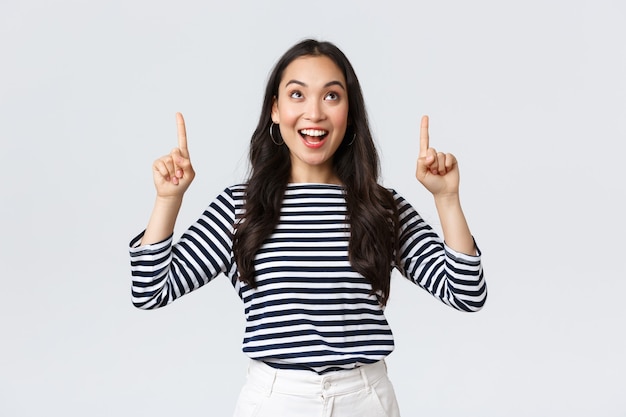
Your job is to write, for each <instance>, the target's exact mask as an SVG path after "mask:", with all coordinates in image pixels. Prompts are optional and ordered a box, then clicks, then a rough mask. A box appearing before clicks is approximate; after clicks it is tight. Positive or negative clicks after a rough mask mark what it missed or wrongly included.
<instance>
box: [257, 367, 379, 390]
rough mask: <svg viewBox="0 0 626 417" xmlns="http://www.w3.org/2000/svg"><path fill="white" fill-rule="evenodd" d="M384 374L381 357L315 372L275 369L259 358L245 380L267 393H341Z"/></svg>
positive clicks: (372, 381) (366, 387)
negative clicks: (345, 367) (319, 373)
mask: <svg viewBox="0 0 626 417" xmlns="http://www.w3.org/2000/svg"><path fill="white" fill-rule="evenodd" d="M386 376H387V365H386V364H385V361H384V360H380V361H378V362H375V363H372V364H367V365H361V366H359V367H358V368H354V369H345V370H339V371H333V372H329V373H328V374H324V375H318V374H316V373H315V372H312V371H307V370H292V369H276V368H272V367H271V366H269V365H267V364H265V363H263V362H262V361H259V360H256V359H251V360H250V364H249V365H248V382H249V383H251V384H253V385H255V386H256V387H257V389H260V390H262V391H263V392H265V393H266V394H267V395H269V394H270V393H272V392H279V393H281V394H287V395H323V396H333V395H344V394H348V393H351V392H356V391H360V390H362V389H366V390H369V389H370V386H371V384H374V383H375V382H376V381H378V380H379V379H381V378H383V377H386Z"/></svg>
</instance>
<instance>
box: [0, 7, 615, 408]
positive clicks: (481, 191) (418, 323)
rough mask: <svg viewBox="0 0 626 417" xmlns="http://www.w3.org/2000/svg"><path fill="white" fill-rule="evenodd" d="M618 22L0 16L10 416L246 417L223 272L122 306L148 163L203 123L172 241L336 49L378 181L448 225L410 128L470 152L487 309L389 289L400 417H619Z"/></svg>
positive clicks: (45, 10) (331, 12)
mask: <svg viewBox="0 0 626 417" xmlns="http://www.w3.org/2000/svg"><path fill="white" fill-rule="evenodd" d="M624 22H626V3H624V2H623V1H621V0H613V1H610V0H593V1H591V0H589V1H583V0H574V1H565V0H563V1H555V0H542V1H539V0H526V1H517V2H514V1H509V2H505V1H496V0H477V1H472V2H468V1H462V0H448V1H429V2H425V1H417V2H409V1H406V2H398V1H385V2H382V1H363V0H360V1H337V0H334V1H324V0H319V1H316V2H296V1H267V2H261V1H252V0H250V1H240V2H236V1H234V2H225V1H223V2H217V1H200V0H178V1H175V2H174V1H171V2H168V1H163V0H157V1H154V0H152V1H148V0H109V1H78V0H75V1H70V0H57V1H48V0H26V1H17V0H1V3H0V138H1V141H2V142H1V145H2V146H1V148H0V167H2V180H1V181H0V195H1V196H2V203H1V205H0V230H1V233H2V235H1V236H2V238H1V239H0V245H1V246H0V257H1V261H0V266H1V268H2V272H1V275H0V276H1V287H0V297H1V300H2V301H1V302H0V338H1V340H0V415H2V416H7V417H13V416H39V415H50V416H81V417H84V416H90V417H98V416H155V417H156V416H172V415H176V416H183V415H184V416H229V415H230V414H231V412H232V409H233V406H234V403H235V400H236V396H237V395H238V392H239V389H240V387H241V384H242V383H243V380H244V377H245V368H246V364H247V360H246V357H245V356H244V355H243V353H241V350H240V344H241V338H242V334H243V313H242V308H241V302H240V300H239V299H238V298H237V296H236V294H235V292H234V291H233V290H232V288H231V287H230V285H229V283H228V282H227V279H225V278H224V277H223V276H222V277H219V278H218V279H216V280H215V281H214V282H212V283H211V284H210V285H208V286H206V287H204V288H203V289H202V290H201V291H197V292H195V293H193V294H191V295H188V296H186V297H184V298H183V299H181V300H179V301H178V302H176V303H174V304H173V305H171V306H169V307H167V308H165V309H162V310H159V311H147V312H146V311H140V310H136V309H134V308H133V307H132V305H131V302H130V272H129V259H128V242H129V241H130V239H131V238H132V237H133V236H135V235H136V234H137V233H138V232H140V231H141V230H142V228H143V227H144V226H145V223H146V221H147V219H148V215H149V213H150V210H151V208H152V202H153V199H154V189H153V185H152V178H151V163H152V161H153V160H154V159H155V158H156V157H158V156H160V155H162V154H165V153H167V152H169V150H170V149H171V148H172V147H174V146H176V126H175V119H174V113H175V112H176V111H181V112H183V114H184V115H185V117H186V120H187V131H188V136H189V147H190V151H191V156H192V160H193V162H194V166H195V168H196V171H197V177H196V181H195V182H194V184H193V185H192V186H191V188H190V190H189V191H188V194H187V196H186V199H185V204H184V207H183V210H182V212H181V214H180V217H179V223H178V227H177V235H178V234H180V233H181V232H182V231H183V230H184V228H186V227H187V226H188V225H189V224H190V223H191V222H193V221H194V220H195V219H196V217H197V216H198V215H199V214H200V213H201V212H202V210H203V209H204V207H205V206H206V205H207V204H208V203H209V202H210V201H211V200H212V199H213V197H214V196H215V195H216V194H217V193H219V192H220V191H221V190H222V189H223V188H224V187H226V186H228V185H230V184H233V183H235V182H239V181H241V180H242V179H243V178H244V176H245V173H246V169H247V144H248V140H249V138H250V136H251V133H252V131H253V129H254V127H255V126H256V122H257V120H258V117H259V110H260V106H261V99H262V94H263V90H264V87H265V82H266V80H267V76H268V74H269V71H270V70H271V67H272V65H273V64H274V62H275V61H276V60H277V59H278V57H279V56H280V55H281V54H282V53H283V52H284V51H285V50H286V49H287V48H289V47H290V46H291V45H293V44H294V43H296V42H298V41H300V40H301V39H303V38H305V37H314V38H317V39H322V40H330V41H332V42H334V43H335V44H337V45H338V46H339V47H340V48H341V49H343V51H344V52H345V53H346V54H347V56H348V57H349V58H350V59H351V61H352V63H353V65H354V66H355V68H356V70H357V74H358V75H359V78H360V80H361V82H362V86H363V90H364V94H365V98H366V103H367V105H368V110H369V113H370V117H371V124H372V130H373V132H374V134H375V137H376V140H377V143H378V145H379V149H380V151H381V158H382V162H383V179H382V180H383V182H384V183H385V184H386V185H388V186H391V187H394V188H396V189H397V190H398V191H400V192H401V193H402V194H404V195H405V196H406V197H407V198H408V199H409V200H410V201H411V202H412V203H413V204H414V205H415V206H416V207H417V209H418V210H419V211H420V213H421V214H422V215H423V216H424V217H425V218H426V219H427V220H428V221H430V222H431V223H432V224H433V226H434V227H436V228H437V227H438V225H437V218H436V212H435V210H434V206H433V203H432V199H431V197H430V196H429V195H428V194H427V193H426V192H425V191H424V190H423V189H422V188H421V186H420V185H419V183H417V181H416V180H415V179H414V167H415V158H416V156H417V151H418V125H419V119H420V116H421V115H422V114H425V113H426V114H429V115H430V116H431V145H432V146H434V147H435V148H438V149H441V150H445V151H450V152H454V153H455V154H456V155H457V157H458V158H459V161H460V167H461V173H462V201H463V205H464V209H465V211H466V215H467V216H468V218H469V221H470V226H471V228H472V231H473V233H474V235H475V237H476V239H477V241H478V244H479V246H480V247H481V249H482V251H483V253H484V258H483V260H484V265H485V271H486V277H487V280H488V288H489V299H488V302H487V305H486V307H485V308H484V309H483V310H482V311H481V312H479V313H477V314H464V313H460V312H457V311H454V310H452V309H450V308H448V307H446V306H444V305H443V304H441V303H439V302H437V301H436V300H435V299H433V298H432V297H430V296H429V295H428V294H427V293H425V292H424V291H422V290H420V289H419V288H417V287H415V286H413V285H411V284H409V283H408V282H406V281H404V280H403V278H401V277H400V276H397V275H394V276H393V279H392V292H391V299H390V305H389V307H388V310H387V315H388V319H389V321H390V323H391V325H392V328H393V330H394V334H395V337H396V343H397V348H396V351H395V352H394V353H393V354H392V355H391V356H390V357H389V359H388V364H389V368H390V375H391V378H392V381H393V382H394V384H395V387H396V391H397V395H398V398H399V401H400V405H401V409H402V412H403V415H404V416H431V417H437V416H466V417H467V416H507V417H508V416H547V415H552V416H568V417H573V416H592V415H593V416H626V395H624V393H625V392H626V341H625V337H624V329H625V328H626V312H625V311H624V305H625V304H624V294H625V293H626V272H625V269H626V266H625V265H624V263H623V258H624V253H625V249H626V248H625V244H624V235H625V232H626V227H625V226H626V225H625V221H624V213H626V205H625V203H624V197H625V193H624V184H623V183H624V179H625V175H624V169H623V166H624V161H623V150H624V141H625V139H626V47H625V41H626V24H625V23H624Z"/></svg>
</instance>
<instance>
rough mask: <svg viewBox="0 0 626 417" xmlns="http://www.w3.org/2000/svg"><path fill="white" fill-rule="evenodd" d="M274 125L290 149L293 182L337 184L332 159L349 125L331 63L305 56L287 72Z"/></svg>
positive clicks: (342, 87)
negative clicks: (278, 128) (277, 127)
mask: <svg viewBox="0 0 626 417" xmlns="http://www.w3.org/2000/svg"><path fill="white" fill-rule="evenodd" d="M272 121H273V122H274V123H275V124H277V125H279V127H280V134H281V136H282V137H283V139H284V141H285V145H286V146H287V147H288V148H289V153H290V156H291V178H290V181H291V182H315V183H338V182H339V180H338V178H337V177H336V174H335V172H334V170H333V163H332V158H333V155H334V154H335V151H336V150H337V148H338V147H339V145H341V141H342V140H343V137H344V135H345V133H346V128H347V125H348V91H347V86H346V80H345V77H344V76H343V73H342V72H341V70H340V69H339V67H337V65H336V64H335V63H334V62H333V61H332V60H331V59H330V58H328V57H326V56H304V57H300V58H297V59H295V60H294V61H292V62H291V64H289V65H288V66H287V68H285V71H284V72H283V78H282V79H281V81H280V84H279V86H278V96H277V97H276V98H275V99H274V105H273V106H272ZM276 140H278V138H277V139H276Z"/></svg>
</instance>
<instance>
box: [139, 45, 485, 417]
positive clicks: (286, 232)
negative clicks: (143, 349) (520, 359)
mask: <svg viewBox="0 0 626 417" xmlns="http://www.w3.org/2000/svg"><path fill="white" fill-rule="evenodd" d="M177 123H178V147H177V148H176V149H174V150H173V151H172V152H171V153H170V154H169V155H166V156H164V157H162V158H159V159H158V160H156V161H155V162H154V165H153V173H154V183H155V186H156V194H157V197H156V202H155V205H154V209H153V212H152V215H151V217H150V220H149V222H148V226H147V228H146V229H145V231H144V232H142V233H141V234H140V235H139V236H137V237H136V238H134V239H133V240H132V242H131V244H130V255H131V269H132V275H133V283H132V299H133V303H134V304H135V306H137V307H138V308H143V309H153V308H159V307H163V306H165V305H167V304H169V303H171V302H172V301H174V300H176V299H177V298H179V297H180V296H182V295H184V294H187V293H189V292H191V291H193V290H195V289H197V288H200V287H201V286H203V285H204V284H206V283H207V282H209V281H211V280H212V279H213V278H215V277H216V276H217V275H219V274H220V273H223V274H225V275H226V276H228V277H229V278H230V280H231V282H232V285H233V287H234V289H235V291H237V293H238V294H239V296H240V297H241V299H242V301H243V304H244V312H245V317H246V329H245V336H244V340H243V351H244V353H246V354H247V355H248V356H249V357H250V358H251V360H250V366H249V372H248V379H247V383H246V384H245V386H244V387H243V389H242V392H241V394H240V398H239V401H238V404H237V408H236V411H235V416H237V417H245V416H257V417H262V416H305V417H306V416H336V417H341V416H398V415H399V411H398V405H397V403H396V399H395V395H394V392H393V388H392V386H391V383H390V382H389V379H388V378H387V371H386V366H385V363H384V359H385V357H386V356H387V355H389V354H390V353H391V351H392V350H393V347H394V343H393V337H392V333H391V330H390V328H389V325H388V323H387V321H386V319H385V316H384V307H385V305H386V303H387V301H388V299H389V294H390V275H391V271H392V269H393V268H396V269H398V270H399V271H400V273H401V274H402V275H404V276H406V277H407V278H409V279H411V280H412V281H413V282H415V283H416V284H417V285H419V286H421V287H422V288H424V289H425V290H427V291H428V292H430V293H431V294H432V295H434V296H435V297H437V298H438V299H440V300H441V301H442V302H444V303H446V304H448V305H449V306H451V307H453V308H456V309H458V310H461V311H477V310H479V309H480V308H481V307H482V306H483V304H484V302H485V299H486V286H485V282H484V279H483V272H482V266H481V261H480V253H479V251H478V249H477V248H476V246H475V244H474V240H473V238H472V235H471V233H470V230H469V227H468V225H467V222H466V220H465V217H464V215H463V212H462V209H461V204H460V201H459V170H458V166H457V161H456V158H455V157H454V156H453V155H451V154H444V153H441V152H437V151H436V150H435V149H434V148H432V147H430V144H429V137H428V118H427V117H423V118H422V124H421V132H420V152H419V156H418V160H417V172H416V177H417V179H418V180H419V181H420V182H421V183H422V184H423V185H424V186H425V187H426V188H427V189H428V190H429V191H430V192H431V193H432V194H433V196H434V199H435V204H436V207H437V211H438V214H439V218H440V221H441V225H442V230H443V234H444V239H443V240H442V239H441V238H440V237H439V236H437V234H436V233H434V232H433V230H432V228H431V227H430V226H429V225H428V224H426V223H425V222H424V220H423V219H422V218H421V217H420V216H419V214H418V213H417V212H416V211H415V209H414V208H413V207H412V206H411V205H410V204H409V203H408V202H407V201H405V200H404V199H403V198H402V197H401V196H400V195H399V194H398V193H397V192H395V191H394V190H390V189H387V188H384V187H382V186H381V185H379V184H378V169H379V166H378V165H379V161H378V155H377V152H376V148H375V145H374V142H373V140H372V136H371V133H370V129H369V125H368V120H367V114H366V110H365V105H364V101H363V97H362V93H361V88H360V85H359V82H358V80H357V77H356V74H355V72H354V69H353V68H352V66H351V64H350V62H349V61H348V59H347V58H346V57H345V56H344V54H343V53H342V52H341V51H340V50H339V49H338V48H337V47H336V46H334V45H333V44H331V43H328V42H318V41H315V40H305V41H303V42H301V43H298V44H297V45H295V46H293V47H292V48H291V49H289V50H288V51H287V52H286V53H285V54H284V55H283V57H282V58H281V59H280V60H279V61H278V63H277V64H276V66H275V68H274V70H273V72H272V74H271V76H270V78H269V81H268V84H267V88H266V92H265V99H264V103H263V107H262V109H261V116H260V120H259V123H258V125H257V128H256V130H255V132H254V134H253V135H252V139H251V142H250V163H251V171H250V176H249V178H248V180H247V181H246V183H244V184H240V185H235V186H231V187H228V188H226V189H225V190H224V191H223V192H222V193H220V194H219V195H218V196H217V197H216V198H215V200H214V201H213V202H212V203H211V204H210V205H209V206H208V208H207V209H206V210H205V211H204V213H203V215H202V216H201V217H200V218H199V219H198V220H197V221H196V222H195V223H194V224H193V225H192V226H191V227H190V228H189V229H188V230H187V231H186V232H185V233H184V234H183V235H182V237H181V238H180V240H179V241H178V242H176V243H175V244H174V242H173V231H174V225H175V222H176V217H177V215H178V211H179V209H180V206H181V203H182V199H183V194H184V193H185V191H186V190H187V188H188V187H189V184H190V183H191V181H192V180H193V178H194V170H193V167H192V164H191V161H190V159H189V151H188V149H187V137H186V132H185V124H184V120H183V117H182V115H180V114H177ZM444 242H445V243H444Z"/></svg>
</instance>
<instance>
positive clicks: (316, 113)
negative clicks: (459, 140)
mask: <svg viewBox="0 0 626 417" xmlns="http://www.w3.org/2000/svg"><path fill="white" fill-rule="evenodd" d="M304 116H305V118H306V119H307V120H311V121H313V122H315V121H319V120H323V119H324V107H323V106H322V103H321V101H320V100H309V102H308V103H307V107H306V113H305V115H304Z"/></svg>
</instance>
